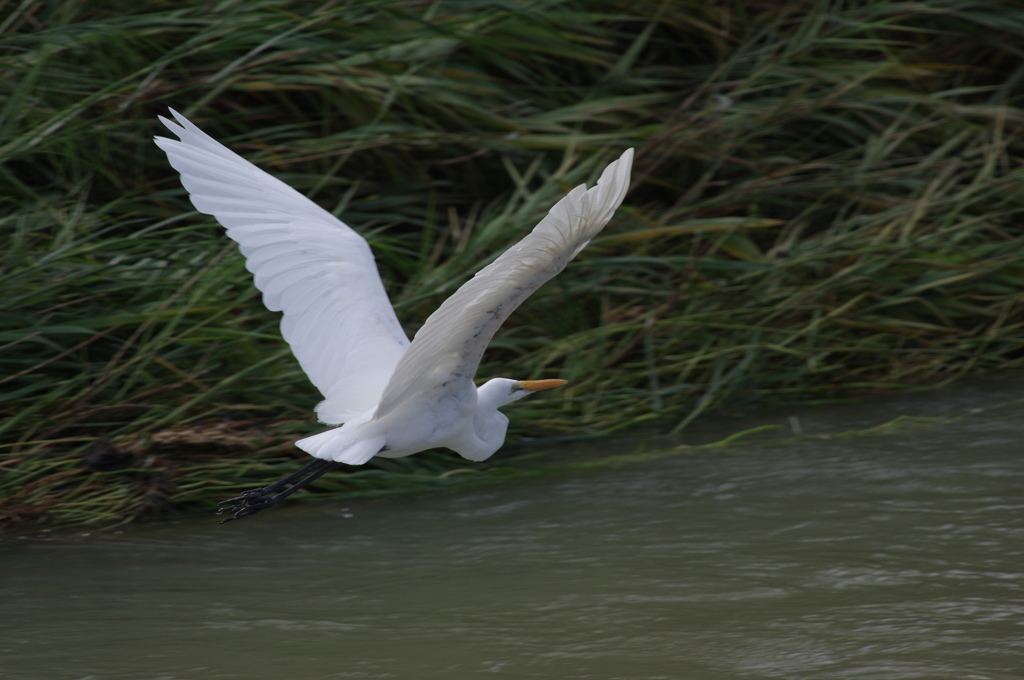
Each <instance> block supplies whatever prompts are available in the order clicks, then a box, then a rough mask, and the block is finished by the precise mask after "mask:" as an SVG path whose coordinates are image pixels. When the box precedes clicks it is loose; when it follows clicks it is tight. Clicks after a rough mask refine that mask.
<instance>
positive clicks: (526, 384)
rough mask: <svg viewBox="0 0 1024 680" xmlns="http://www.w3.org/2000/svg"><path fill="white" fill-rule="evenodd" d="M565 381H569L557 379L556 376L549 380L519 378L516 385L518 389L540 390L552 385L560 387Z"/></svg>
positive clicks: (549, 387)
mask: <svg viewBox="0 0 1024 680" xmlns="http://www.w3.org/2000/svg"><path fill="white" fill-rule="evenodd" d="M567 382H569V381H568V380H558V379H557V378H553V379H551V380H520V381H519V382H518V385H519V387H520V389H524V390H526V391H527V392H540V391H541V390H550V389H551V388H552V387H561V386H562V385H564V384H566V383H567Z"/></svg>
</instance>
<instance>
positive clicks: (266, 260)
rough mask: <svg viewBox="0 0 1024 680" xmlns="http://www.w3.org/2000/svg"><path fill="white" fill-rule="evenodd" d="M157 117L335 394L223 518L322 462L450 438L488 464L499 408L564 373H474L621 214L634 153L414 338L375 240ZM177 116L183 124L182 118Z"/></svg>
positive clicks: (251, 507)
mask: <svg viewBox="0 0 1024 680" xmlns="http://www.w3.org/2000/svg"><path fill="white" fill-rule="evenodd" d="M171 115H172V116H173V117H174V119H175V120H174V121H171V120H168V119H167V118H164V117H163V116H160V117H159V118H160V121H161V122H162V123H163V124H164V125H165V126H167V129H168V130H170V131H171V132H172V133H174V135H175V136H177V137H178V139H169V138H167V137H156V138H155V141H156V144H157V146H159V147H160V148H161V149H163V151H164V152H165V153H166V154H167V158H168V160H169V161H170V163H171V166H173V167H174V169H175V170H177V171H178V172H179V173H180V174H181V183H182V184H183V185H184V186H185V189H186V190H187V191H188V193H189V196H190V198H191V200H192V204H193V205H194V206H195V207H196V210H198V211H199V212H201V213H204V214H207V215H212V216H213V217H215V218H216V219H217V221H218V222H220V224H221V225H222V226H223V227H224V228H225V229H226V230H227V234H228V236H229V237H231V238H232V239H233V240H234V241H235V242H236V243H238V246H239V249H240V250H241V251H242V255H244V256H245V265H246V268H247V269H248V270H249V271H250V272H251V273H252V275H253V278H254V281H255V284H256V287H257V288H258V289H259V290H260V291H262V293H263V303H264V304H265V305H266V306H267V308H268V309H270V310H271V311H275V312H283V313H284V316H283V318H282V319H281V334H282V335H283V336H284V339H285V340H286V341H287V342H288V344H289V346H291V349H292V352H293V353H294V354H295V357H296V358H297V359H298V360H299V364H300V365H301V366H302V370H303V371H305V373H306V375H307V376H308V377H309V379H310V381H311V382H312V383H313V384H314V385H315V386H316V387H317V389H318V390H319V391H320V393H321V394H322V395H323V397H324V399H323V401H321V402H320V403H319V404H318V405H317V406H316V414H317V416H318V418H319V420H320V421H321V422H322V423H325V424H328V425H340V427H335V428H332V429H330V430H327V431H325V432H321V433H319V434H316V435H313V436H311V437H306V438H305V439H300V440H299V441H297V442H296V443H295V445H296V446H298V447H299V448H300V449H302V450H303V451H305V452H306V453H308V454H310V455H311V456H313V457H314V458H315V459H316V460H314V461H312V462H310V463H309V464H308V465H306V466H305V467H303V468H302V469H300V470H298V471H297V472H295V473H293V474H291V475H288V476H287V477H285V478H284V479H281V480H279V481H277V482H274V483H273V484H270V485H269V486H265V487H261V488H258V489H252V490H250V491H245V492H243V493H242V494H241V495H240V496H237V497H235V498H231V499H228V500H226V501H222V502H221V504H220V508H219V510H218V513H219V514H225V513H226V514H228V517H226V518H225V519H223V520H222V521H221V523H224V522H229V521H231V520H235V519H241V518H243V517H247V516H249V515H253V514H256V513H257V512H259V511H261V510H264V509H266V508H269V507H273V506H274V505H277V504H278V503H279V502H280V501H281V500H283V499H284V498H286V497H287V496H289V495H290V494H292V493H294V492H295V491H296V490H298V489H299V488H301V487H303V486H305V485H306V484H309V483H310V482H312V481H313V480H314V479H316V478H318V477H320V476H321V475H323V474H324V473H326V472H328V471H330V470H332V469H334V468H337V467H339V466H341V465H342V464H347V465H362V464H363V463H365V462H366V461H368V460H370V459H371V458H373V457H374V456H382V457H386V458H398V457H402V456H409V455H412V454H414V453H418V452H420V451H424V450H426V449H431V448H435V447H447V448H449V449H452V450H453V451H455V452H456V453H458V454H459V455H461V456H462V457H463V458H467V459H469V460H473V461H481V460H486V459H487V458H490V456H491V455H492V454H493V453H494V452H495V451H497V450H498V449H499V448H501V445H502V444H503V443H504V441H505V431H506V429H507V428H508V418H507V417H506V416H505V415H504V414H502V413H501V412H500V411H499V410H498V409H499V408H501V407H502V406H504V405H506V404H509V403H511V402H513V401H516V400H517V399H521V398H522V397H525V396H526V395H528V394H531V393H533V392H537V391H540V390H546V389H549V388H552V387H558V386H560V385H564V384H565V381H564V380H510V379H508V378H493V379H491V380H488V381H487V382H485V383H484V384H482V385H480V386H479V387H476V386H475V384H474V382H473V376H474V374H475V373H476V370H477V367H478V366H479V364H480V359H481V356H482V355H483V352H484V349H485V348H486V347H487V344H488V343H489V342H490V341H491V338H492V337H493V336H494V333H495V332H496V331H497V330H498V328H499V326H501V324H502V322H503V321H504V320H505V319H506V318H508V315H509V314H511V313H512V312H513V310H515V309H516V307H518V306H519V305H520V304H521V303H522V302H523V300H525V299H526V298H527V297H529V295H530V294H531V293H533V291H535V290H537V289H538V288H539V287H540V286H541V285H542V284H543V283H544V282H546V281H548V280H549V279H551V278H552V277H553V276H555V275H556V274H558V272H560V271H562V269H564V268H565V265H566V264H567V263H568V262H569V260H571V259H572V258H573V257H575V256H576V254H577V253H579V252H580V251H581V250H582V249H583V248H584V247H585V246H586V245H587V243H588V242H589V241H590V239H591V238H593V237H594V235H595V234H597V233H598V232H599V231H601V229H602V228H603V227H604V225H605V224H607V222H608V220H609V219H611V216H612V214H613V213H614V212H615V209H616V208H618V206H619V204H620V203H622V199H623V198H624V197H625V195H626V190H627V189H628V188H629V176H630V169H631V167H632V162H633V150H632V149H628V150H627V151H626V152H625V153H623V154H622V156H621V157H620V158H619V159H618V160H616V161H614V162H613V163H611V164H610V165H609V166H608V167H607V168H606V169H605V170H604V172H603V173H602V174H601V177H600V179H598V181H597V184H596V185H595V186H594V187H592V188H590V189H587V187H586V185H580V186H578V187H576V188H575V189H573V190H572V191H570V192H569V193H568V195H566V196H565V197H564V198H562V200H560V201H559V202H558V203H556V204H555V206H554V207H553V208H551V210H550V211H549V212H548V214H547V215H546V216H545V217H544V219H543V220H541V222H540V223H539V224H538V225H537V226H536V227H535V228H534V229H533V231H532V232H530V233H529V234H528V235H527V236H526V237H525V238H523V239H522V240H521V241H519V243H517V244H515V245H514V246H512V247H511V248H509V249H508V250H507V251H505V252H504V253H503V254H502V255H501V256H499V257H498V258H497V259H496V260H494V262H492V263H491V264H489V265H487V266H486V267H484V268H483V269H481V270H480V271H479V272H477V273H476V275H475V276H474V277H473V278H472V279H470V280H469V281H467V282H466V283H464V284H463V285H462V286H461V287H460V288H459V289H458V290H457V291H455V293H454V294H453V295H452V296H451V297H449V298H448V299H447V300H445V301H444V303H443V304H441V306H440V307H438V308H437V311H435V312H434V313H433V314H431V315H430V317H429V318H427V320H426V322H425V323H424V324H423V327H422V328H420V330H419V331H418V332H417V333H416V335H415V337H414V338H413V340H412V341H411V342H410V341H409V339H408V337H407V336H406V335H405V332H404V331H403V330H402V326H401V325H400V324H399V322H398V318H397V317H396V316H395V312H394V310H393V309H392V307H391V302H390V300H389V299H388V296H387V293H386V292H385V290H384V284H383V282H382V281H381V279H380V274H379V273H378V272H377V266H376V263H375V262H374V259H373V253H372V252H371V250H370V246H369V244H368V243H367V242H366V240H365V239H364V238H363V237H362V236H360V235H359V234H357V233H356V232H355V231H353V230H352V229H351V228H349V227H348V225H346V224H345V223H343V222H342V221H341V220H339V219H338V218H336V217H335V216H334V215H332V214H331V213H329V212H327V211H326V210H324V209H323V208H321V207H319V206H318V205H316V204H315V203H313V202H312V201H311V200H309V199H308V198H306V197H305V196H303V195H302V194H300V193H298V192H297V191H295V190H294V189H292V188H291V187H289V186H288V185H287V184H285V183H283V182H281V181H280V180H278V179H276V178H274V177H272V176H271V175H269V174H267V173H265V172H263V171H262V170H260V169H259V168H257V167H256V166H255V165H253V164H252V163H250V162H248V161H247V160H245V159H243V158H242V157H241V156H239V155H237V154H236V153H234V152H232V151H230V150H229V149H228V148H227V147H225V146H223V145H222V144H220V143H219V142H217V141H216V140H214V139H213V138H212V137H210V136H209V135H207V134H206V133H204V132H203V131H202V130H200V129H199V128H198V127H196V126H195V125H194V124H192V123H191V122H189V121H188V120H187V119H186V118H185V117H184V116H182V115H181V114H180V113H178V112H177V111H174V110H173V109H171ZM175 121H176V122H175Z"/></svg>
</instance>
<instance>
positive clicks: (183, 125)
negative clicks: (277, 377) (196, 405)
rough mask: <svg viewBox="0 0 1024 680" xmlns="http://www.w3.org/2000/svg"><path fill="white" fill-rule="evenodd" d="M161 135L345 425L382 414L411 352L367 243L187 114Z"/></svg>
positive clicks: (321, 409)
mask: <svg viewBox="0 0 1024 680" xmlns="http://www.w3.org/2000/svg"><path fill="white" fill-rule="evenodd" d="M171 114H172V115H173V116H174V118H175V119H176V120H177V123H174V122H172V121H170V120H167V119H166V118H164V117H163V116H161V117H160V120H161V122H163V124H164V125H166V126H167V129H169V130H170V131H171V132H173V133H174V134H175V135H177V136H178V137H179V139H180V140H181V141H178V140H174V139H168V138H166V137H157V138H156V139H155V141H156V143H157V145H158V146H159V147H160V148H161V149H163V150H164V151H165V152H166V153H167V158H168V159H169V160H170V162H171V165H172V166H173V167H174V169H175V170H177V171H178V172H179V173H181V182H182V184H183V185H184V186H185V189H187V190H188V192H189V194H190V196H191V198H192V203H193V205H195V207H196V209H197V210H198V211H199V212H201V213H205V214H207V215H213V216H214V217H216V218H217V221H218V222H220V223H221V224H222V225H223V226H224V228H225V229H227V232H228V236H230V237H231V238H232V239H234V240H235V241H236V242H237V243H238V245H239V248H240V249H241V251H242V254H243V255H244V256H245V266H246V268H247V269H248V270H249V271H250V272H252V274H253V277H254V279H255V283H256V287H257V288H259V289H260V290H261V291H262V292H263V303H264V304H265V305H266V306H267V308H268V309H270V310H272V311H275V312H276V311H280V312H284V318H282V319H281V334H282V335H283V336H284V339H285V340H286V341H287V342H288V344H289V345H290V346H291V348H292V352H294V353H295V356H296V358H298V360H299V364H300V365H301V366H302V370H304V371H305V372H306V375H308V376H309V379H310V380H311V381H312V383H313V384H314V385H316V387H317V389H319V390H320V392H321V393H322V394H323V395H324V398H325V400H324V401H323V402H321V403H320V404H319V405H318V406H317V415H318V416H319V417H320V420H322V421H323V422H326V423H331V424H338V423H341V422H344V421H346V420H348V419H349V418H351V417H353V416H355V415H357V414H359V413H362V412H364V411H366V410H368V409H370V408H373V406H374V405H375V404H377V402H378V401H379V399H380V396H381V394H382V392H383V390H384V386H385V385H386V384H387V381H388V378H389V377H390V376H391V372H392V370H393V369H394V367H395V365H396V364H397V363H398V360H399V358H400V357H401V356H402V353H403V352H404V351H405V349H406V347H408V346H409V339H408V338H407V337H406V335H405V333H404V332H403V331H402V327H401V325H400V324H399V323H398V319H397V318H396V317H395V312H394V310H393V309H392V308H391V302H390V301H389V300H388V296H387V293H386V292H385V291H384V285H383V283H381V280H380V275H379V274H378V273H377V265H376V263H375V262H374V259H373V253H372V252H371V251H370V246H369V244H367V242H366V240H365V239H364V238H363V237H362V236H360V235H359V234H357V233H356V232H354V231H353V230H352V229H350V228H349V227H348V226H346V225H345V224H344V223H343V222H341V221H340V220H338V219H337V218H336V217H334V216H333V215H331V214H330V213H329V212H327V211H326V210H323V209H322V208H320V207H319V206H318V205H316V204H315V203H313V202H312V201H310V200H309V199H308V198H306V197H305V196H303V195H302V194H300V193H299V192H297V191H295V190H294V189H292V188H291V187H289V186H288V185H287V184H285V183H284V182H281V181H280V180H278V179H276V178H274V177H271V176H270V175H268V174H267V173H265V172H263V171H262V170H260V169H259V168H257V167H256V166H255V165H253V164H252V163H249V162H248V161H246V160H245V159H243V158H242V157H241V156H238V155H237V154H235V153H234V152H232V151H231V150H229V149H228V148H226V147H225V146H223V145H222V144H220V143H218V142H217V141H216V140H214V139H213V138H212V137H210V136H209V135H207V134H206V133H204V132H203V131H202V130H200V129H199V128H198V127H196V126H195V125H193V124H192V123H190V122H189V121H188V120H187V119H186V118H185V117H184V116H182V115H181V114H179V113H178V112H177V111H174V110H173V109H172V110H171Z"/></svg>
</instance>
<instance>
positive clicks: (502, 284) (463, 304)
mask: <svg viewBox="0 0 1024 680" xmlns="http://www.w3.org/2000/svg"><path fill="white" fill-rule="evenodd" d="M632 163H633V150H632V149H628V150H627V151H626V152H625V153H624V154H622V156H621V157H620V158H619V159H618V160H617V161H615V162H613V163H612V164H611V165H609V166H608V167H607V168H605V171H604V172H603V173H602V174H601V178H600V179H599V180H598V181H597V184H596V185H595V186H594V187H592V188H591V189H590V190H587V188H586V185H580V186H578V187H576V188H575V189H573V190H572V191H571V192H569V194H568V195H567V196H565V197H564V198H563V199H562V200H560V201H559V202H558V203H556V204H555V206H554V207H553V208H552V209H551V210H550V211H549V212H548V214H547V216H545V217H544V219H543V220H541V222H540V224H538V225H537V226H536V227H534V229H533V231H532V232H530V234H529V235H527V236H526V237H525V238H524V239H523V240H521V241H520V242H519V243H517V244H516V245H514V246H512V247H511V248H509V249H508V250H507V251H505V252H504V253H502V255H501V256H500V257H498V259H496V260H495V261H494V262H492V263H491V264H489V265H488V266H486V267H484V268H483V269H482V270H480V271H479V272H477V274H476V276H474V277H473V278H472V279H470V280H469V281H467V282H466V283H464V284H463V285H462V286H461V287H460V288H459V289H458V290H457V291H455V294H454V295H452V296H451V297H450V298H448V299H447V300H445V301H444V303H443V304H442V305H441V306H440V307H438V308H437V311H435V312H434V313H433V314H431V315H430V317H429V318H428V319H427V321H426V323H424V325H423V327H422V328H421V329H420V330H419V332H418V333H416V337H415V338H413V341H412V344H411V345H410V346H409V349H408V350H406V352H405V354H403V355H402V358H401V359H400V360H399V362H398V365H397V366H396V367H395V371H394V374H393V375H392V376H391V379H390V380H389V381H388V384H387V387H386V388H385V389H384V395H383V397H382V398H381V402H380V406H378V408H377V417H378V418H379V417H381V416H384V415H386V414H387V413H388V412H390V411H391V410H393V409H394V408H395V407H396V406H398V405H399V404H400V403H401V402H402V401H403V400H405V399H407V398H414V397H415V396H416V395H423V394H425V393H426V392H427V391H429V390H434V389H437V388H439V387H443V386H444V385H445V384H446V383H449V382H450V383H452V384H453V386H454V384H456V383H457V382H458V381H461V380H465V379H472V377H473V375H474V374H475V373H476V369H477V367H478V366H479V364H480V358H481V356H482V355H483V352H484V349H486V348H487V344H488V343H489V342H490V341H491V338H492V337H493V336H494V333H495V332H496V331H497V330H498V328H499V327H500V326H501V324H502V322H503V321H504V320H505V319H506V318H508V316H509V314H511V313H512V312H513V311H514V310H515V309H516V307H518V306H519V305H520V303H522V302H523V300H525V299H526V298H527V297H529V296H530V294H531V293H533V291H535V290H537V289H538V288H540V286H541V285H543V284H544V283H545V282H546V281H548V280H549V279H551V278H552V277H553V276H555V275H556V274H558V272H560V271H562V269H564V268H565V265H566V264H568V262H569V260H571V259H572V258H573V257H575V256H576V254H577V253H579V252H580V251H581V250H583V248H584V247H585V246H586V245H587V243H588V242H589V241H590V239H591V238H593V237H594V235H595V234H597V233H598V232H599V231H601V229H602V228H604V225H605V224H607V223H608V220H609V219H611V216H612V213H614V212H615V209H616V208H618V207H619V204H620V203H622V199H623V198H625V196H626V190H627V189H628V188H629V174H630V169H631V167H632Z"/></svg>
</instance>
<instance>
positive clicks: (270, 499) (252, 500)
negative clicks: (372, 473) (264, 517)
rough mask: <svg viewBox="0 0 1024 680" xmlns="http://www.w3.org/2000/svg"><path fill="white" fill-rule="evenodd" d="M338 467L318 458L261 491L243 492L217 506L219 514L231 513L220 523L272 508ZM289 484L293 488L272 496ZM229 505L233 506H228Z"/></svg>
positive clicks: (339, 464) (337, 464)
mask: <svg viewBox="0 0 1024 680" xmlns="http://www.w3.org/2000/svg"><path fill="white" fill-rule="evenodd" d="M337 467H341V463H335V462H334V461H330V460H321V459H319V458H318V459H316V460H314V461H313V462H311V463H309V464H308V465H305V466H303V467H302V468H301V469H300V470H297V471H295V472H293V473H292V474H290V475H288V476H287V477H284V478H283V479H279V480H277V481H276V482H274V483H273V484H270V485H268V486H263V487H260V488H259V489H250V490H249V491H243V492H242V493H241V494H240V495H238V496H235V497H234V498H229V499H227V500H226V501H221V502H220V503H218V504H217V505H219V506H221V507H218V508H217V514H218V515H223V514H224V513H231V516H230V517H225V518H224V519H222V520H221V521H220V523H221V524H224V523H225V522H230V521H232V520H235V519H242V518H243V517H248V516H249V515H255V514H256V513H257V512H259V511H260V510H266V509H267V508H272V507H274V506H275V505H277V504H278V503H280V502H281V501H282V500H284V499H285V498H287V497H288V496H290V495H292V494H293V493H295V492H296V491H298V490H299V489H301V488H302V487H304V486H306V485H307V484H309V483H310V482H312V481H313V480H315V479H317V478H319V477H320V476H321V475H323V474H324V473H326V472H330V471H331V470H333V469H335V468H337ZM295 480H298V481H295ZM293 482H294V484H293ZM289 484H291V486H290V487H288V488H287V489H285V490H284V491H282V492H281V493H279V494H277V495H275V496H271V495H270V494H272V493H273V492H275V491H277V490H278V489H281V488H283V487H285V486H288V485H289ZM229 503H231V504H232V505H228V504H229Z"/></svg>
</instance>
